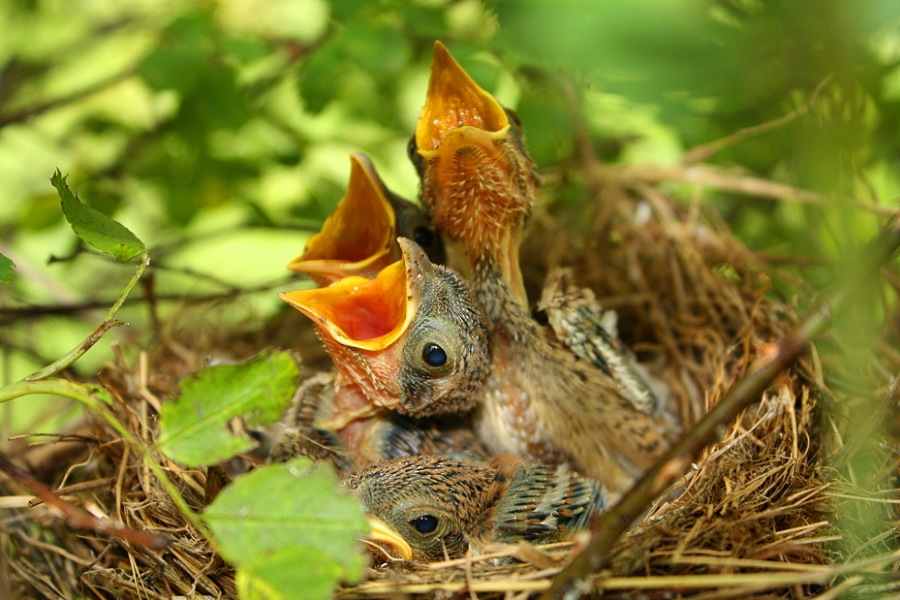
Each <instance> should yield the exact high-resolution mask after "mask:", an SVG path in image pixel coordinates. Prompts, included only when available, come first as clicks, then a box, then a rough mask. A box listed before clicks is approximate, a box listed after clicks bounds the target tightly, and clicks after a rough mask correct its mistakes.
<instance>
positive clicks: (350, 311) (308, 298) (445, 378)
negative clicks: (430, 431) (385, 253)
mask: <svg viewBox="0 0 900 600" xmlns="http://www.w3.org/2000/svg"><path fill="white" fill-rule="evenodd" d="M398 244H399V245H400V249H401V253H402V259H401V260H399V261H397V262H395V263H393V264H391V265H388V266H387V267H385V268H384V269H382V270H381V271H380V272H379V273H378V275H377V276H376V277H375V278H374V279H367V278H365V277H360V276H351V277H346V278H344V279H341V280H339V281H336V282H335V283H332V284H331V285H329V286H328V287H324V288H318V289H310V290H301V291H296V292H289V293H284V294H280V297H281V299H282V300H284V301H285V302H287V303H288V304H290V305H291V306H293V307H294V308H296V309H298V310H299V311H301V312H302V313H304V314H305V315H306V316H308V317H309V318H310V319H312V321H313V324H314V325H315V326H316V331H317V333H318V335H319V338H320V339H321V340H322V342H323V344H324V345H325V349H326V350H327V351H328V353H329V354H330V355H331V358H332V360H333V361H334V364H335V369H336V370H335V382H334V386H335V398H334V401H333V411H334V419H335V423H333V427H331V428H332V429H338V428H340V426H341V425H346V424H347V423H350V422H351V421H353V420H355V419H357V418H361V417H365V416H369V415H372V414H374V413H376V412H378V410H379V409H390V410H396V411H399V412H401V413H404V414H408V415H411V416H415V417H423V416H429V415H435V414H444V413H454V412H464V411H467V410H469V409H471V408H472V405H473V403H474V402H475V400H476V398H477V397H478V396H479V395H480V391H481V389H482V388H483V385H484V381H485V379H486V377H487V369H488V364H489V362H490V340H489V338H488V331H487V323H486V321H485V317H484V313H483V312H482V311H481V310H480V309H479V307H478V305H477V304H475V302H474V301H473V298H472V296H471V293H470V291H469V288H468V286H467V285H466V283H465V282H464V281H463V280H462V279H461V278H460V277H459V276H458V275H457V274H455V273H454V272H452V271H451V270H449V269H447V268H445V267H441V266H439V265H432V264H431V262H430V261H429V260H428V257H427V256H425V253H424V252H423V251H422V249H421V248H419V246H418V245H416V244H415V243H413V242H411V241H409V240H406V239H404V238H400V239H399V240H398Z"/></svg>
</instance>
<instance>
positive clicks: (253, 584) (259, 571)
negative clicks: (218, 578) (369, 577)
mask: <svg viewBox="0 0 900 600" xmlns="http://www.w3.org/2000/svg"><path fill="white" fill-rule="evenodd" d="M298 565H302V571H299V572H298V568H297V567H298ZM344 572H345V570H344V568H343V567H342V566H341V565H340V564H338V562H337V561H335V560H332V559H330V558H323V557H322V555H321V554H320V553H319V552H318V551H316V550H314V549H312V548H309V547H301V548H290V549H288V550H282V551H279V552H276V553H274V554H272V555H270V556H266V557H265V558H261V559H259V560H255V561H252V562H250V563H247V564H246V565H244V566H242V567H241V568H240V569H238V571H237V576H236V577H235V580H236V582H237V588H238V596H239V597H240V598H241V600H255V599H257V598H258V599H260V600H263V599H265V600H290V599H291V598H296V597H297V594H296V592H297V589H302V590H303V597H304V598H307V599H308V600H317V599H319V598H321V599H322V600H328V599H329V598H332V597H333V594H334V586H335V584H336V583H337V582H339V581H341V579H342V578H343V575H344ZM301 586H302V587H301Z"/></svg>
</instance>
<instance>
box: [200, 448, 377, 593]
mask: <svg viewBox="0 0 900 600" xmlns="http://www.w3.org/2000/svg"><path fill="white" fill-rule="evenodd" d="M261 490H265V493H264V494H262V493H260V491H261ZM204 518H205V519H206V522H207V523H208V524H209V526H210V528H211V529H212V531H213V533H214V534H215V539H214V542H215V545H216V547H217V549H218V550H219V552H220V553H221V554H222V556H223V557H224V558H225V559H226V560H228V561H229V562H231V563H233V564H234V565H235V566H236V567H237V570H238V577H237V579H238V587H239V588H240V589H241V597H242V598H269V599H271V598H279V599H280V598H291V597H296V590H303V592H304V593H303V597H304V598H330V597H331V592H332V590H333V589H334V586H335V585H336V584H337V583H338V582H339V581H356V580H358V579H359V578H360V577H361V576H362V571H363V568H364V567H365V560H364V556H363V552H362V545H361V544H360V543H359V542H358V539H359V537H360V536H362V535H363V534H365V532H366V531H367V525H366V520H365V517H364V516H363V512H362V508H361V506H360V505H359V502H358V501H357V500H356V499H355V498H353V497H352V496H351V495H350V493H349V492H348V491H347V490H346V489H345V488H344V487H343V486H341V484H340V483H339V482H338V480H337V477H336V475H335V474H334V471H333V470H332V469H331V468H330V467H328V466H327V465H324V464H321V463H320V464H317V465H313V463H312V462H311V461H310V460H309V459H307V458H297V459H294V460H292V461H290V462H287V463H284V464H278V465H268V466H265V467H261V468H258V469H256V470H254V471H252V472H250V473H249V474H247V475H244V476H243V477H240V478H238V479H237V481H235V482H234V483H233V484H232V485H231V486H229V487H227V488H225V489H224V490H223V491H222V492H221V493H220V494H219V495H218V497H216V499H215V501H214V502H213V503H212V504H210V505H209V507H208V508H207V509H206V511H205V512H204Z"/></svg>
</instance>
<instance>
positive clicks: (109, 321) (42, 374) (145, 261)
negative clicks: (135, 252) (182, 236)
mask: <svg viewBox="0 0 900 600" xmlns="http://www.w3.org/2000/svg"><path fill="white" fill-rule="evenodd" d="M149 266H150V258H149V257H148V256H147V255H146V254H144V255H143V256H141V261H140V263H139V264H138V268H137V269H136V270H135V272H134V275H133V276H132V278H131V280H130V281H129V282H128V284H127V285H126V286H125V289H123V290H122V293H121V294H120V295H119V297H118V298H117V299H116V301H115V302H114V303H113V305H112V306H111V307H110V309H109V310H108V311H107V313H106V318H104V319H103V322H102V323H100V325H98V326H97V328H96V329H94V331H92V332H91V333H90V335H88V336H87V338H85V340H84V341H83V342H81V343H80V344H79V345H78V346H76V347H75V348H74V349H72V350H70V351H69V352H67V353H66V354H65V355H64V356H63V357H62V358H60V359H59V360H57V361H55V362H54V363H52V364H50V365H48V366H46V367H44V368H43V369H40V370H39V371H35V372H34V373H32V374H31V375H29V376H27V377H25V378H24V379H23V380H22V381H37V380H39V379H45V378H47V377H50V376H51V375H56V374H57V373H60V372H62V371H63V370H64V369H66V368H67V367H69V366H70V365H72V364H73V363H74V362H75V361H77V360H78V359H79V358H81V357H82V356H83V355H84V353H85V352H87V351H88V350H90V349H91V348H93V347H94V344H96V343H97V342H98V341H100V338H101V337H103V334H105V333H106V332H107V331H109V330H110V329H112V328H113V327H118V326H120V325H124V323H123V322H122V321H119V320H117V319H115V318H114V317H115V315H116V313H117V312H119V309H120V308H122V304H124V303H125V299H126V298H128V294H130V293H131V290H132V289H134V286H135V285H136V284H137V282H138V280H139V279H140V278H141V275H143V274H144V271H146V270H147V267H149Z"/></svg>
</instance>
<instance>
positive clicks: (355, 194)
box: [288, 153, 400, 285]
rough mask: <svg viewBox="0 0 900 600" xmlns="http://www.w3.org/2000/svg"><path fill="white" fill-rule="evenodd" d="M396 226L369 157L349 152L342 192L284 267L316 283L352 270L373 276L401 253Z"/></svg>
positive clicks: (340, 277) (379, 179)
mask: <svg viewBox="0 0 900 600" xmlns="http://www.w3.org/2000/svg"><path fill="white" fill-rule="evenodd" d="M396 229H397V225H396V217H395V215H394V209H393V208H392V207H391V204H390V202H389V201H388V196H387V190H386V188H385V186H384V183H383V182H382V181H381V178H380V177H379V176H378V173H377V172H376V171H375V167H374V165H372V161H370V160H369V158H368V157H367V156H365V155H364V154H357V153H354V154H351V155H350V181H349V183H348V184H347V193H346V194H344V197H343V198H341V201H340V202H339V203H338V205H337V206H336V207H335V209H334V212H332V213H331V215H329V217H328V219H326V220H325V224H324V225H322V230H321V231H320V232H319V233H317V234H316V235H314V236H313V237H311V238H310V239H309V242H308V243H307V244H306V250H304V252H303V254H301V255H300V256H298V257H297V258H295V259H294V260H292V261H291V262H290V263H289V264H288V267H289V268H290V269H292V270H294V271H297V272H299V273H306V274H308V275H309V276H310V277H312V278H313V280H315V281H316V283H318V284H319V285H328V284H330V283H332V282H334V281H337V280H339V279H343V278H345V277H349V276H351V275H361V276H364V277H374V276H375V274H376V273H378V272H379V271H380V270H382V269H383V268H384V267H386V266H388V265H389V264H391V263H392V262H395V261H396V260H398V259H399V258H400V253H399V251H398V249H397V246H396V244H395V239H396Z"/></svg>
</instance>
